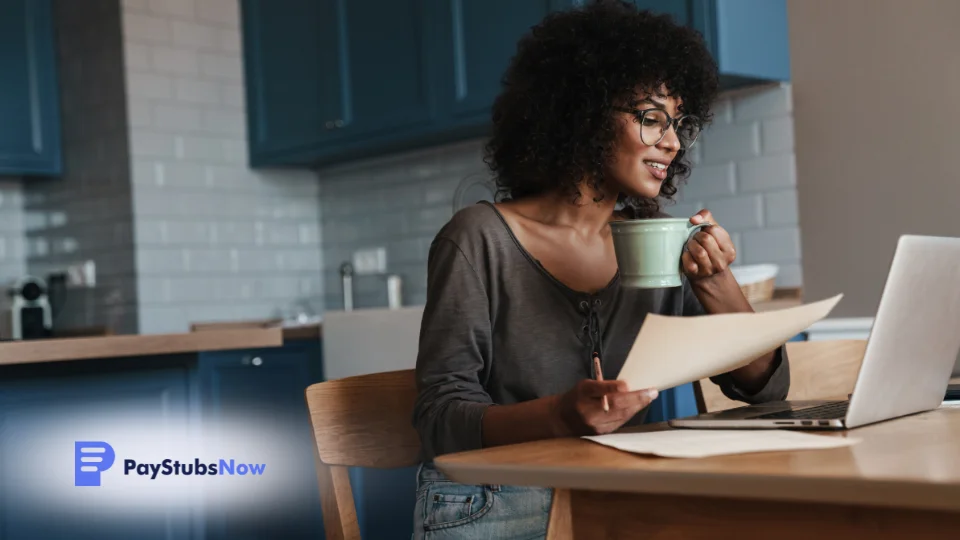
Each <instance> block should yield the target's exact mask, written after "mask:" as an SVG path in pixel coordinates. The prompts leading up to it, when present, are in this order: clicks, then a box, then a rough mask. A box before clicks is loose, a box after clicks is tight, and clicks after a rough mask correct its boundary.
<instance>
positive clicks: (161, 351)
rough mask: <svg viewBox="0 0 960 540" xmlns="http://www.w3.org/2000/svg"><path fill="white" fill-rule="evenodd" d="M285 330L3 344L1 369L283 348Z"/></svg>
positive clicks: (89, 338) (82, 338)
mask: <svg viewBox="0 0 960 540" xmlns="http://www.w3.org/2000/svg"><path fill="white" fill-rule="evenodd" d="M283 342H284V332H283V330H282V329H281V328H249V327H243V328H235V329H220V330H210V331H206V332H189V333H183V334H149V335H119V336H103V337H80V338H60V339H37V340H28V341H10V342H0V365H13V364H34V363H41V362H58V361H64V360H93V359H98V358H120V357H125V356H152V355H166V354H184V353H196V352H202V351H221V350H230V349H247V348H255V347H282V346H283Z"/></svg>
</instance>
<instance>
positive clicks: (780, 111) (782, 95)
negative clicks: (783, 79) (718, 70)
mask: <svg viewBox="0 0 960 540" xmlns="http://www.w3.org/2000/svg"><path fill="white" fill-rule="evenodd" d="M792 111H793V99H792V95H791V90H790V86H789V85H784V86H781V87H776V88H765V89H757V90H755V91H751V92H749V93H746V94H744V95H742V96H739V97H738V99H737V100H736V102H735V103H734V107H733V116H734V120H735V121H736V122H738V123H743V122H751V121H753V120H762V119H764V118H773V117H779V116H786V115H789V114H790V113H791V112H792Z"/></svg>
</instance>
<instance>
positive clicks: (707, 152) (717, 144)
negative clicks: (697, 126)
mask: <svg viewBox="0 0 960 540" xmlns="http://www.w3.org/2000/svg"><path fill="white" fill-rule="evenodd" d="M701 137H702V138H703V141H702V143H701V142H700V141H698V142H697V145H698V146H701V145H702V148H701V152H702V160H703V161H702V164H703V165H717V164H722V163H726V162H728V161H732V160H740V159H748V158H752V157H757V156H759V155H760V127H759V126H758V125H757V124H756V123H751V124H729V125H713V126H710V127H709V128H707V129H706V130H704V133H703V135H702V136H701Z"/></svg>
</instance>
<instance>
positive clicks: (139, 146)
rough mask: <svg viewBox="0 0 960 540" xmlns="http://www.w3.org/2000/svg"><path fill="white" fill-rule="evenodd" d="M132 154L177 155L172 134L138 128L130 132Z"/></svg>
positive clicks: (150, 156)
mask: <svg viewBox="0 0 960 540" xmlns="http://www.w3.org/2000/svg"><path fill="white" fill-rule="evenodd" d="M130 154H131V155H132V156H134V157H146V158H154V157H159V158H172V157H174V156H176V145H175V138H174V137H173V136H172V135H167V134H162V133H152V132H149V131H140V130H136V131H133V132H131V133H130Z"/></svg>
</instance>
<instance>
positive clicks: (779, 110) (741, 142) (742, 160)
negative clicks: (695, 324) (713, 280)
mask: <svg viewBox="0 0 960 540" xmlns="http://www.w3.org/2000/svg"><path fill="white" fill-rule="evenodd" d="M715 111H716V113H715V118H714V122H713V124H712V125H711V126H710V128H709V129H708V130H707V131H705V132H704V133H703V135H702V136H701V140H699V141H698V142H697V144H696V146H695V148H696V150H697V152H696V158H697V162H698V164H697V166H696V167H694V169H693V173H692V174H691V176H690V179H689V180H688V182H687V183H686V184H685V185H684V186H683V187H682V188H681V192H680V197H678V201H679V203H678V204H676V205H675V206H672V207H669V208H667V212H669V213H671V214H675V215H678V216H688V215H692V214H693V213H695V212H696V211H697V210H699V209H700V208H709V209H710V211H711V212H713V214H714V216H715V217H716V219H717V221H718V222H719V223H720V224H722V225H723V226H724V228H726V229H727V230H728V231H730V233H731V236H732V237H733V240H734V244H735V245H736V246H737V253H738V255H737V262H738V264H756V263H775V264H777V265H778V266H779V267H780V273H779V275H778V277H777V285H778V286H783V287H796V286H799V285H801V282H802V276H801V271H800V227H799V221H798V218H797V188H796V184H797V174H796V159H795V156H794V151H793V98H792V95H791V91H790V86H789V85H782V86H776V87H772V88H771V87H767V88H762V89H750V90H746V91H741V92H737V93H736V94H731V95H729V96H725V97H723V98H722V99H721V100H720V101H719V102H718V103H717V104H716V107H715Z"/></svg>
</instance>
